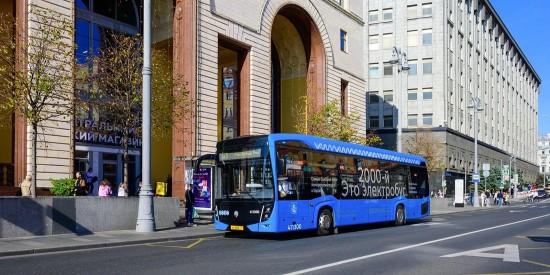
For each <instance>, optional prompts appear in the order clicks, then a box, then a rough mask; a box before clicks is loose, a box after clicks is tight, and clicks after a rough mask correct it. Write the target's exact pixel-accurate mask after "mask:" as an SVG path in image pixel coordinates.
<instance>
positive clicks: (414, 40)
mask: <svg viewBox="0 0 550 275" xmlns="http://www.w3.org/2000/svg"><path fill="white" fill-rule="evenodd" d="M407 45H408V46H409V47H414V46H417V45H418V31H408V32H407Z"/></svg>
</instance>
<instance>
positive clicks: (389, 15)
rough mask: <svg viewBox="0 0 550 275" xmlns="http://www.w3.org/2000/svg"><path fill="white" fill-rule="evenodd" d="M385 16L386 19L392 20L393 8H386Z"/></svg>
mask: <svg viewBox="0 0 550 275" xmlns="http://www.w3.org/2000/svg"><path fill="white" fill-rule="evenodd" d="M383 18H384V20H392V18H393V9H384V12H383Z"/></svg>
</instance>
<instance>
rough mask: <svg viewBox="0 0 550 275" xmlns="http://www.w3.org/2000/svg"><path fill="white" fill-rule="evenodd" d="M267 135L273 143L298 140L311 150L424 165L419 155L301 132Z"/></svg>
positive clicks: (423, 160)
mask: <svg viewBox="0 0 550 275" xmlns="http://www.w3.org/2000/svg"><path fill="white" fill-rule="evenodd" d="M267 136H268V139H269V141H270V142H273V143H275V142H278V141H300V142H303V143H305V144H307V145H308V146H309V147H311V148H312V149H313V150H318V151H324V152H329V153H339V154H345V155H351V156H357V157H365V158H371V159H377V160H382V161H391V162H398V163H404V164H412V165H418V166H425V165H426V160H425V159H424V158H422V157H419V156H415V155H410V154H405V153H399V152H394V151H390V150H384V149H380V148H376V147H369V146H365V145H360V144H355V143H348V142H343V141H338V140H332V139H326V138H320V137H316V136H308V135H302V134H270V135H267Z"/></svg>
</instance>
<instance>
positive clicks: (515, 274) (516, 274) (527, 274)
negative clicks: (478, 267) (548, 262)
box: [472, 271, 550, 275]
mask: <svg viewBox="0 0 550 275" xmlns="http://www.w3.org/2000/svg"><path fill="white" fill-rule="evenodd" d="M533 274H550V271H540V272H513V273H485V274H483V273H480V274H472V275H533Z"/></svg>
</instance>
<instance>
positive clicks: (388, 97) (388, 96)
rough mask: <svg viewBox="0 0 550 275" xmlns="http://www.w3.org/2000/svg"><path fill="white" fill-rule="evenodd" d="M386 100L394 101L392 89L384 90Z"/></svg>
mask: <svg viewBox="0 0 550 275" xmlns="http://www.w3.org/2000/svg"><path fill="white" fill-rule="evenodd" d="M384 102H393V91H392V90H386V91H384Z"/></svg>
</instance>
